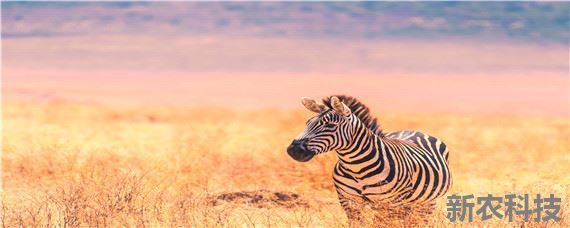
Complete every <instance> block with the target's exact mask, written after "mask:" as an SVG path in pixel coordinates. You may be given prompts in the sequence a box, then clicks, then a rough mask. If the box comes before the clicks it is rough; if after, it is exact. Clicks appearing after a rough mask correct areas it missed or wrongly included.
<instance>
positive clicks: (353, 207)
mask: <svg viewBox="0 0 570 228" xmlns="http://www.w3.org/2000/svg"><path fill="white" fill-rule="evenodd" d="M323 102H324V104H322V103H319V102H317V101H315V100H312V99H309V98H304V99H303V105H305V107H307V108H308V109H309V110H311V111H314V112H317V113H318V115H317V116H315V117H313V118H311V119H309V120H308V121H307V128H306V129H305V131H304V132H303V133H301V134H300V135H299V136H298V137H297V138H296V139H295V140H293V143H292V144H291V145H290V146H289V148H288V149H287V151H288V153H289V155H291V157H293V158H294V159H296V160H298V161H308V160H310V159H311V158H312V157H313V156H314V155H316V154H320V153H324V152H328V151H336V153H337V156H338V158H339V161H338V162H337V164H336V165H335V168H334V171H333V180H334V184H335V187H336V190H337V192H338V195H339V200H340V203H341V205H342V206H343V208H344V209H345V211H346V212H347V215H348V217H349V219H351V220H357V219H358V218H359V213H360V211H359V210H360V209H359V208H361V206H362V204H364V203H371V204H388V205H391V206H398V205H407V206H418V207H420V206H421V207H429V208H430V209H431V207H433V205H434V202H435V200H436V199H437V198H439V197H441V196H443V195H444V194H445V193H446V192H447V191H448V190H449V188H450V186H451V184H452V179H451V173H450V170H449V167H448V156H449V153H448V149H447V146H446V145H445V144H444V143H443V142H442V141H440V140H439V139H437V138H435V137H432V136H429V135H426V134H423V133H421V132H415V131H399V132H393V133H389V134H385V133H383V132H382V129H381V128H380V125H378V124H377V122H376V119H375V118H372V117H371V116H370V115H369V110H368V108H367V107H366V106H364V105H363V104H361V103H360V102H358V101H357V100H356V99H354V98H352V97H348V96H331V97H328V98H325V99H324V100H323Z"/></svg>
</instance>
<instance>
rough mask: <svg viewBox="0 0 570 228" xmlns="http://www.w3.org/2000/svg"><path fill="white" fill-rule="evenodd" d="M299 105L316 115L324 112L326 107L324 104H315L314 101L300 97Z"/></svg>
mask: <svg viewBox="0 0 570 228" xmlns="http://www.w3.org/2000/svg"><path fill="white" fill-rule="evenodd" d="M301 103H302V104H303V106H305V108H307V109H309V111H312V112H316V113H321V112H322V111H323V110H325V107H326V106H325V105H324V104H321V103H319V102H317V101H316V100H315V99H311V98H308V97H302V98H301Z"/></svg>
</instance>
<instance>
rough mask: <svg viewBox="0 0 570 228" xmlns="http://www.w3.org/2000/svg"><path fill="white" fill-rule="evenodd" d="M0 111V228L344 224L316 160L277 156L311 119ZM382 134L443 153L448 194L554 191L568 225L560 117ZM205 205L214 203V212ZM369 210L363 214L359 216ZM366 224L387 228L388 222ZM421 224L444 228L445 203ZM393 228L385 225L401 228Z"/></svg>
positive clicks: (444, 124) (38, 107) (206, 111)
mask: <svg viewBox="0 0 570 228" xmlns="http://www.w3.org/2000/svg"><path fill="white" fill-rule="evenodd" d="M3 108H4V113H3V129H4V131H3V133H4V134H3V142H4V144H3V152H4V153H3V156H2V166H3V167H2V168H3V173H2V175H3V180H4V192H3V194H2V207H1V209H2V210H1V212H0V216H1V224H2V225H3V226H5V227H13V226H26V227H28V226H32V227H33V226H71V227H77V226H194V227H210V226H226V227H227V226H244V225H245V226H258V225H261V226H302V227H315V226H321V227H343V226H345V224H346V222H347V221H346V218H345V215H344V213H343V211H342V209H341V208H340V206H339V205H338V203H337V198H336V193H335V192H334V188H333V186H332V180H331V172H332V168H333V164H334V162H335V160H336V157H335V156H334V155H333V154H327V155H323V156H319V157H317V158H315V159H314V160H313V161H311V162H309V163H297V162H295V161H293V160H292V159H290V158H289V157H288V156H287V154H286V153H285V148H286V146H287V145H288V143H289V142H290V140H291V139H292V137H294V136H295V135H296V134H297V133H298V132H300V131H301V130H302V128H303V127H304V126H303V123H304V121H305V120H306V119H307V118H308V116H309V115H310V113H306V112H304V111H277V110H257V111H237V110H228V109H214V108H191V109H190V108H119V107H104V106H96V105H82V104H68V103H48V104H29V103H9V104H5V105H4V107H3ZM378 116H379V120H380V121H381V123H382V124H383V126H384V127H385V129H386V130H399V129H420V130H422V131H425V132H427V133H430V134H433V135H436V136H438V137H440V138H442V139H444V140H445V142H446V143H447V144H448V145H449V148H451V154H450V161H451V167H452V171H453V174H454V180H455V183H454V187H453V189H452V193H457V194H471V193H472V194H475V195H482V194H488V193H492V194H497V195H504V194H507V193H520V194H522V193H529V194H536V193H541V194H543V195H546V194H550V193H553V194H555V195H557V196H559V197H562V204H563V205H562V212H561V214H560V216H561V217H562V219H561V221H560V222H557V223H549V224H537V223H524V222H523V221H522V219H521V218H517V221H515V222H511V223H509V222H507V221H506V220H497V219H495V220H492V221H485V222H481V221H479V220H476V221H475V222H473V223H462V225H464V226H484V225H490V226H526V227H543V226H548V227H551V226H557V227H565V226H566V227H567V226H570V221H569V219H570V215H569V210H568V208H570V207H569V206H570V204H569V201H568V200H569V199H570V198H569V196H570V195H569V194H570V193H569V192H570V191H569V187H570V179H569V176H568V173H570V165H569V159H570V158H569V151H570V150H569V148H570V142H569V138H568V136H569V135H570V129H569V124H568V120H567V119H565V118H539V117H512V116H468V115H454V114H437V115H431V114H402V113H382V114H381V115H378ZM212 202H215V203H212ZM367 213H370V212H367ZM370 215H371V216H367V220H366V221H365V224H364V225H371V226H372V225H373V224H376V225H378V223H384V222H385V221H386V220H387V219H386V216H387V214H385V213H381V214H380V215H377V216H372V214H370ZM429 223H430V225H433V226H446V225H450V223H449V222H448V221H447V219H446V218H445V200H440V201H439V204H438V208H437V211H436V212H435V214H434V215H433V216H431V218H430V220H429ZM409 224H412V223H411V221H408V220H405V221H399V222H396V224H384V225H387V226H390V225H409Z"/></svg>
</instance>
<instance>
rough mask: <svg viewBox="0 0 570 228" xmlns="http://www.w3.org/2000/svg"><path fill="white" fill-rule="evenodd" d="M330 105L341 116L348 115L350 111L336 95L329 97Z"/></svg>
mask: <svg viewBox="0 0 570 228" xmlns="http://www.w3.org/2000/svg"><path fill="white" fill-rule="evenodd" d="M331 106H332V107H333V109H334V110H335V111H336V112H337V113H338V114H341V115H343V116H348V115H350V113H351V111H350V108H348V106H346V105H345V104H344V103H342V101H340V99H338V97H331Z"/></svg>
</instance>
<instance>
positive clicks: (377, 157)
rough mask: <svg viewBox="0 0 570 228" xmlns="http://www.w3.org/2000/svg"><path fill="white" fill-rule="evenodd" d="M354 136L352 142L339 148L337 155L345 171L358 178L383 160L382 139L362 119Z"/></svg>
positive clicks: (355, 129) (357, 124)
mask: <svg viewBox="0 0 570 228" xmlns="http://www.w3.org/2000/svg"><path fill="white" fill-rule="evenodd" d="M353 136H354V138H353V140H352V143H351V144H350V145H349V146H347V147H346V148H344V149H341V150H337V155H338V158H339V160H340V161H339V163H340V165H341V166H342V167H343V168H344V169H345V171H347V172H349V173H351V174H353V175H354V176H355V177H357V178H358V177H359V176H364V175H365V174H366V173H367V172H368V171H369V169H370V168H374V166H376V165H378V164H376V163H378V162H382V161H383V158H382V154H383V153H382V151H381V148H382V140H381V138H380V137H379V136H377V135H376V134H374V133H373V132H372V131H371V130H370V129H368V128H367V127H366V126H365V125H364V124H362V123H361V122H360V121H357V123H356V126H355V128H354V133H353Z"/></svg>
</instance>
